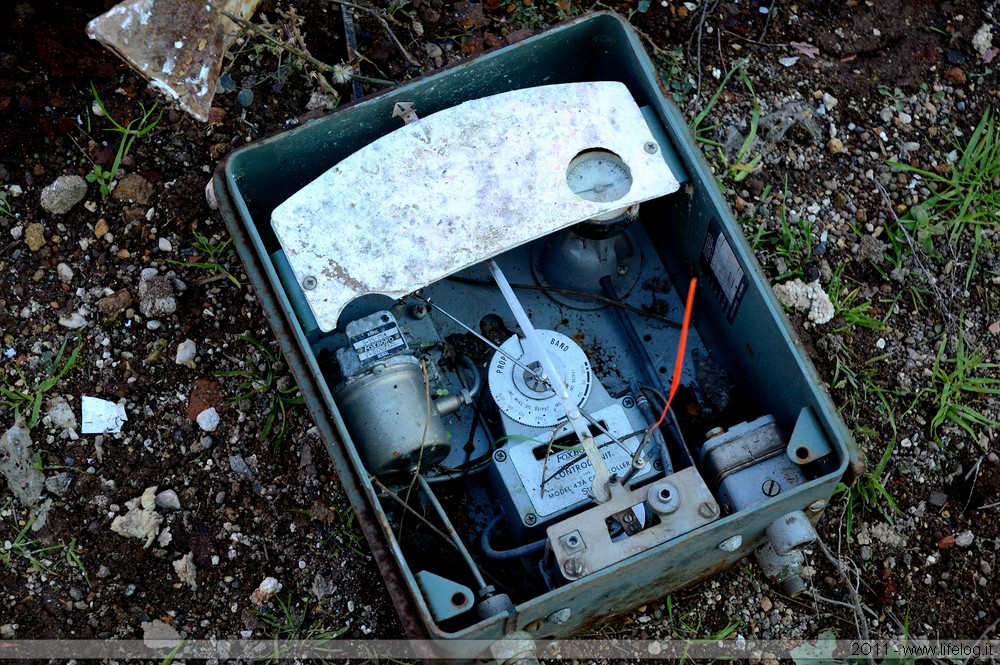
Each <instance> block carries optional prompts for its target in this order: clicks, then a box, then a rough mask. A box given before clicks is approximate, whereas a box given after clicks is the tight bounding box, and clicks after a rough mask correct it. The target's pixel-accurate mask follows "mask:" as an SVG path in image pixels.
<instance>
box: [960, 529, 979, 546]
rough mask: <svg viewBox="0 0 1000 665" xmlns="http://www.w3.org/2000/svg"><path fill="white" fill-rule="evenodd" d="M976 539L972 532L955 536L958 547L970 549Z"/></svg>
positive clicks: (964, 532)
mask: <svg viewBox="0 0 1000 665" xmlns="http://www.w3.org/2000/svg"><path fill="white" fill-rule="evenodd" d="M975 539H976V537H975V536H974V535H972V532H971V531H963V532H962V533H960V534H958V535H957V536H955V544H956V545H958V546H959V547H968V546H969V545H971V544H972V541H973V540H975Z"/></svg>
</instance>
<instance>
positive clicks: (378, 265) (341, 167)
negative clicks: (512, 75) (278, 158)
mask: <svg viewBox="0 0 1000 665" xmlns="http://www.w3.org/2000/svg"><path fill="white" fill-rule="evenodd" d="M417 111H418V112H419V109H417ZM651 142H654V138H653V136H652V134H651V132H650V131H649V128H648V127H647V125H646V122H645V121H644V120H643V117H642V114H641V113H640V111H639V108H638V106H637V105H636V103H635V101H634V100H633V99H632V96H631V95H630V94H629V92H628V90H627V89H626V87H625V86H624V85H623V84H621V83H618V82H607V81H601V82H588V83H570V84H560V85H551V86H542V87H538V88H528V89H524V90H515V91H513V92H507V93H503V94H499V95H494V96H492V97H485V98H483V99H478V100H474V101H469V102H465V103H463V104H460V105H458V106H454V107H452V108H449V109H446V110H443V111H440V112H438V113H435V114H433V115H430V116H427V117H426V118H421V119H420V120H418V121H417V122H415V123H412V124H409V125H406V126H404V127H401V128H400V129H398V130H396V131H394V132H392V133H391V134H387V135H386V136H383V137H382V138H380V139H378V140H376V141H375V142H374V143H372V144H370V145H368V146H366V147H365V148H363V149H361V150H359V151H358V152H356V153H354V154H353V155H351V156H350V157H348V158H346V159H344V160H343V161H342V162H340V163H339V164H337V165H336V166H335V167H333V168H332V169H330V170H329V171H327V172H326V173H324V174H323V175H321V176H320V177H319V178H317V179H316V180H314V181H313V182H312V183H310V184H309V185H307V186H306V187H304V188H302V189H301V190H300V191H298V192H297V193H296V194H294V195H293V196H292V197H291V198H289V199H288V200H287V201H285V202H284V203H282V204H281V205H280V206H278V208H276V209H275V211H274V213H273V215H272V219H271V221H272V225H273V226H274V230H275V233H276V234H277V236H278V239H279V240H280V242H281V245H282V247H283V248H284V250H285V254H286V256H287V258H288V262H289V263H290V264H291V267H292V271H293V273H294V274H295V278H296V280H297V281H298V282H299V284H303V281H304V280H305V283H306V284H308V286H310V287H314V288H310V289H307V290H305V297H306V300H307V302H308V303H309V306H310V308H311V309H312V312H313V315H314V316H315V317H316V320H317V322H318V323H319V327H320V329H321V330H324V331H329V330H333V329H334V328H335V327H336V325H337V318H338V316H339V315H340V312H341V311H342V310H343V308H344V306H345V305H346V304H347V303H348V302H350V301H351V300H352V299H354V298H356V297H357V296H360V295H364V294H368V293H381V294H385V295H387V296H390V297H401V296H404V295H406V294H408V293H411V292H413V291H415V290H416V289H419V288H422V287H424V286H427V285H428V284H430V283H432V282H435V281H437V280H439V279H442V278H444V277H446V276H448V275H450V274H453V273H455V272H457V271H459V270H462V269H463V268H466V267H468V266H470V265H474V264H476V263H479V262H480V261H483V260H485V259H487V258H489V257H491V256H495V255H497V254H500V253H502V252H504V251H506V250H508V249H511V248H514V247H517V246H519V245H521V244H524V243H526V242H529V241H531V240H534V239H536V238H539V237H542V236H544V235H548V234H549V233H552V232H554V231H557V230H559V229H562V228H565V227H567V226H570V225H572V224H576V223H578V222H581V221H584V220H587V219H590V218H593V217H596V216H598V215H600V214H602V213H606V212H609V211H611V210H614V209H618V208H623V207H626V206H629V205H633V204H635V203H639V202H641V201H646V200H649V199H652V198H656V197H659V196H663V195H665V194H669V193H671V192H674V191H676V190H677V189H678V187H679V185H678V183H677V178H676V177H675V176H674V174H673V173H671V171H670V169H669V167H668V166H667V165H666V163H665V162H664V160H663V157H662V155H661V151H660V150H659V149H657V150H655V151H653V152H652V153H651V152H649V151H648V150H647V144H649V143H651ZM594 148H600V149H605V150H610V151H611V152H613V153H615V154H617V155H618V156H619V157H620V158H621V159H622V160H623V161H624V162H625V164H626V165H627V166H628V167H629V169H630V171H631V175H632V180H633V182H632V186H631V189H630V190H629V192H628V193H627V194H626V195H625V196H624V197H623V198H621V199H619V200H617V201H613V202H594V201H586V200H584V199H582V198H580V197H578V196H577V195H575V194H574V193H573V192H572V191H571V190H570V188H569V186H568V185H567V184H566V167H567V165H568V164H569V162H570V160H572V159H573V158H574V157H575V156H576V155H578V154H579V153H581V152H583V151H585V150H590V149H594ZM313 280H315V281H313Z"/></svg>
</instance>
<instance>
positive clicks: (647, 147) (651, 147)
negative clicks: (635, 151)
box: [642, 141, 656, 155]
mask: <svg viewBox="0 0 1000 665" xmlns="http://www.w3.org/2000/svg"><path fill="white" fill-rule="evenodd" d="M642 149H643V150H645V151H646V152H648V153H649V154H651V155H652V154H654V153H655V152H656V144H655V143H653V142H652V141H647V142H646V145H644V146H642Z"/></svg>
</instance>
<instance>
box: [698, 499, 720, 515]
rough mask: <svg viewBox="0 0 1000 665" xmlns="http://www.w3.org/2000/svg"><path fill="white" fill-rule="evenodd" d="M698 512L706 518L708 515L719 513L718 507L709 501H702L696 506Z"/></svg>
mask: <svg viewBox="0 0 1000 665" xmlns="http://www.w3.org/2000/svg"><path fill="white" fill-rule="evenodd" d="M698 514H699V515H701V516H702V517H704V518H705V519H708V518H710V517H715V516H716V515H718V514H719V509H718V507H717V506H716V505H715V504H714V503H709V502H708V501H704V502H703V503H702V504H701V505H700V506H698Z"/></svg>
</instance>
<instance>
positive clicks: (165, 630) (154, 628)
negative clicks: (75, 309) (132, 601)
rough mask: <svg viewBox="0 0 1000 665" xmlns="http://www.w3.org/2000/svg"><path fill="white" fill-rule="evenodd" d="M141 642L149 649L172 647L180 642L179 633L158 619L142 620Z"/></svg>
mask: <svg viewBox="0 0 1000 665" xmlns="http://www.w3.org/2000/svg"><path fill="white" fill-rule="evenodd" d="M129 595H131V594H129ZM142 642H143V644H145V645H146V646H147V647H148V648H150V649H173V648H175V647H177V646H178V645H179V644H180V643H181V634H180V633H178V632H177V629H176V628H174V627H173V626H171V625H170V624H166V623H163V622H162V621H160V620H159V619H157V620H155V621H143V622H142Z"/></svg>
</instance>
